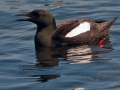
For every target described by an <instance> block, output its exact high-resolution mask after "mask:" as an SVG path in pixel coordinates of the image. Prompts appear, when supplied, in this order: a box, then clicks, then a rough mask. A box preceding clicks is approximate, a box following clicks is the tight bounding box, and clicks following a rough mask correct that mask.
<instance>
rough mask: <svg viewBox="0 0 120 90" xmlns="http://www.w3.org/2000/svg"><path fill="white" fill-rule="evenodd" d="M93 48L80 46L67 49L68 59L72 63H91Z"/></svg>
mask: <svg viewBox="0 0 120 90" xmlns="http://www.w3.org/2000/svg"><path fill="white" fill-rule="evenodd" d="M91 52H92V50H91V47H88V46H80V47H75V48H70V49H68V50H67V60H70V61H72V62H71V63H70V64H81V63H90V62H91V61H92V54H91Z"/></svg>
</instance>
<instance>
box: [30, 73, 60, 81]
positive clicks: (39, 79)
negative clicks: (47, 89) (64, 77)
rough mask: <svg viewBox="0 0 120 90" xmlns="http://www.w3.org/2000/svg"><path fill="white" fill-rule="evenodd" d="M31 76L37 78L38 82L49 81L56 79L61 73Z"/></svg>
mask: <svg viewBox="0 0 120 90" xmlns="http://www.w3.org/2000/svg"><path fill="white" fill-rule="evenodd" d="M30 77H34V78H37V80H36V82H47V81H48V80H50V79H56V78H58V77H60V75H57V74H53V75H32V76H30Z"/></svg>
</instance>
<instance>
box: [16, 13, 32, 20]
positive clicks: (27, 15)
mask: <svg viewBox="0 0 120 90" xmlns="http://www.w3.org/2000/svg"><path fill="white" fill-rule="evenodd" d="M16 16H26V17H29V18H22V19H16V21H32V20H33V18H31V17H30V16H29V14H17V15H16Z"/></svg>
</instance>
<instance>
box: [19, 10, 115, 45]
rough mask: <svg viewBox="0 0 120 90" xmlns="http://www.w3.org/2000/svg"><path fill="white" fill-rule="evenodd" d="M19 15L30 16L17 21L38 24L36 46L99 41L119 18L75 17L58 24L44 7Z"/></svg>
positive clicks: (107, 34) (107, 33) (106, 35)
mask: <svg viewBox="0 0 120 90" xmlns="http://www.w3.org/2000/svg"><path fill="white" fill-rule="evenodd" d="M18 16H27V17H29V18H23V19H17V21H30V22H33V23H35V24H36V25H37V31H36V34H35V46H36V47H41V46H44V47H58V46H66V45H73V44H92V43H93V42H99V41H100V40H102V39H103V38H106V37H108V36H109V29H110V27H111V25H112V24H113V23H114V22H115V20H116V19H117V17H116V18H113V19H111V20H109V21H103V22H96V21H93V20H90V19H73V20H66V21H63V22H60V23H58V24H56V22H55V18H54V16H53V15H52V14H51V13H50V12H48V11H47V10H43V9H39V10H33V11H32V12H29V13H26V14H18Z"/></svg>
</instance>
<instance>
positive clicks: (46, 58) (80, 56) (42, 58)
mask: <svg viewBox="0 0 120 90" xmlns="http://www.w3.org/2000/svg"><path fill="white" fill-rule="evenodd" d="M112 50H113V49H112V47H110V45H108V46H106V47H105V48H99V47H94V46H88V45H83V46H74V47H60V48H40V49H38V50H36V57H37V62H38V63H37V64H36V66H39V67H54V66H58V65H59V60H60V59H64V60H68V61H69V63H70V64H83V63H90V62H93V61H96V60H106V59H107V60H108V59H109V60H110V58H107V57H102V56H100V55H102V54H105V53H109V52H110V51H112Z"/></svg>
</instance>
